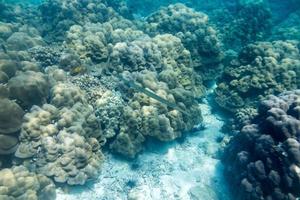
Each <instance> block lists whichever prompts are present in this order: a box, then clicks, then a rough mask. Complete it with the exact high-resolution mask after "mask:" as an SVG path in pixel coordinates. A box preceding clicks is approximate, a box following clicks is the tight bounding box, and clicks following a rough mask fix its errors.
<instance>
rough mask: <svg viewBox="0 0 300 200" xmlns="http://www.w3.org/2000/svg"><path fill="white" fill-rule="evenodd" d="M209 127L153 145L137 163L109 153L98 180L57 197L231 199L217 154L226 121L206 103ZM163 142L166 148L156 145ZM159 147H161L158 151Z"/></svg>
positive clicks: (60, 192)
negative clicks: (219, 139) (215, 113)
mask: <svg viewBox="0 0 300 200" xmlns="http://www.w3.org/2000/svg"><path fill="white" fill-rule="evenodd" d="M200 107H201V110H202V113H203V120H204V121H203V122H204V123H205V125H206V129H205V130H203V131H199V132H197V133H193V134H192V135H191V136H188V137H187V138H186V139H185V140H184V141H183V142H180V143H179V142H172V143H169V144H167V145H166V144H157V143H156V144H151V145H148V146H149V147H148V149H147V151H145V152H144V153H142V154H141V155H140V156H139V157H138V159H137V160H136V161H133V162H128V161H125V160H122V159H120V158H116V157H115V156H112V155H110V154H107V155H106V162H105V163H104V164H103V167H102V170H101V174H100V176H99V178H98V179H97V180H96V181H95V182H94V183H90V184H87V185H86V186H76V187H73V188H71V189H70V190H69V191H68V192H67V193H66V192H64V191H63V190H62V189H58V191H57V193H58V194H57V199H58V200H126V199H128V200H162V199H168V200H216V199H222V200H229V199H230V197H229V192H228V188H227V186H226V182H225V179H224V177H223V166H222V164H221V162H220V160H218V159H216V158H215V157H216V156H215V155H216V153H217V151H218V147H219V145H220V143H218V142H217V138H218V137H220V136H222V133H221V132H220V129H221V127H222V125H223V122H222V121H221V120H220V119H219V118H218V117H217V116H216V115H214V114H212V112H211V107H210V106H209V104H208V102H207V101H204V103H202V104H200ZM157 145H164V147H163V148H161V147H160V148H156V147H157ZM158 149H159V150H158Z"/></svg>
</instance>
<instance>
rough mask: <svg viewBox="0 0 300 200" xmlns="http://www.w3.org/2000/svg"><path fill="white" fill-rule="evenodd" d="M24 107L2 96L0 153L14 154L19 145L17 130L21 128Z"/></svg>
mask: <svg viewBox="0 0 300 200" xmlns="http://www.w3.org/2000/svg"><path fill="white" fill-rule="evenodd" d="M23 115H24V111H23V109H22V108H21V107H20V106H19V105H18V104H16V103H15V102H14V101H11V100H9V99H5V98H4V99H3V98H0V138H1V139H0V154H2V155H3V154H12V153H14V152H15V150H16V148H17V145H18V142H19V141H18V136H16V134H15V133H16V132H17V131H19V130H20V128H21V125H22V118H23Z"/></svg>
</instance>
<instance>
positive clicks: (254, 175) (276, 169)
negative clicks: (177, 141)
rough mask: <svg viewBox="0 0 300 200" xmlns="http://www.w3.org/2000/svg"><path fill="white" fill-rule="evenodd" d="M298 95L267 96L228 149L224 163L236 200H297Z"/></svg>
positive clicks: (299, 152)
mask: <svg viewBox="0 0 300 200" xmlns="http://www.w3.org/2000/svg"><path fill="white" fill-rule="evenodd" d="M299 105H300V91H299V90H295V91H290V92H285V93H282V94H280V95H278V96H274V95H271V96H268V97H267V98H266V99H265V100H264V101H262V102H260V105H259V109H258V111H259V112H258V115H257V116H256V117H255V118H254V119H253V120H252V122H251V124H249V125H246V126H244V127H243V128H242V129H241V131H240V132H239V133H238V134H237V135H236V136H234V137H233V139H232V140H231V142H230V143H229V145H228V146H227V148H226V150H225V153H224V157H223V161H224V163H225V172H226V174H227V175H228V178H229V180H230V183H231V186H232V189H233V190H234V195H235V196H236V197H238V199H243V200H248V199H249V200H250V199H251V200H252V199H253V200H256V199H257V200H258V199H297V197H299V195H300V192H299V187H300V174H299V171H300V141H299V138H300V118H299V116H300V109H299Z"/></svg>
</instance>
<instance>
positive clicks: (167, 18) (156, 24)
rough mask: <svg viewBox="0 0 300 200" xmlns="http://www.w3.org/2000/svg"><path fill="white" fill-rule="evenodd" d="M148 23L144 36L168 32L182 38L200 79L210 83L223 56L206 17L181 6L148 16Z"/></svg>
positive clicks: (217, 70) (172, 6)
mask: <svg viewBox="0 0 300 200" xmlns="http://www.w3.org/2000/svg"><path fill="white" fill-rule="evenodd" d="M147 22H148V24H145V27H144V28H145V31H146V32H147V33H149V34H151V35H156V34H158V33H159V34H162V33H170V34H173V35H175V36H177V37H178V38H180V39H181V41H182V43H183V44H184V46H185V48H187V49H188V50H189V51H190V53H191V55H192V58H193V65H194V67H195V69H196V70H197V71H198V72H199V73H200V74H201V75H203V79H205V80H208V81H210V80H213V79H214V78H215V77H216V76H217V74H218V72H219V70H220V68H221V67H222V66H221V60H222V57H223V54H222V50H221V44H220V41H219V39H218V37H217V32H216V30H214V29H213V27H212V26H210V24H209V22H208V16H207V15H205V14H204V13H201V12H196V11H195V10H193V9H190V8H188V7H186V6H185V5H183V4H174V5H170V6H168V7H165V8H162V9H160V10H159V11H158V12H156V13H154V14H152V15H150V16H149V17H148V18H147Z"/></svg>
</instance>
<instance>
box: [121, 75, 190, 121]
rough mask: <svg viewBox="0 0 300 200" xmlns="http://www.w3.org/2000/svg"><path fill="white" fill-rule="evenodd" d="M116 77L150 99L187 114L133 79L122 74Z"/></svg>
mask: <svg viewBox="0 0 300 200" xmlns="http://www.w3.org/2000/svg"><path fill="white" fill-rule="evenodd" d="M118 77H119V79H120V80H122V81H123V82H124V83H125V84H126V85H128V86H130V87H131V88H133V89H135V90H137V91H139V92H142V93H144V94H145V95H147V96H148V97H150V98H152V99H155V100H157V101H159V102H161V103H163V104H165V105H167V106H169V107H170V108H173V109H176V110H178V111H180V112H181V113H183V114H186V115H189V114H188V113H187V112H186V111H184V110H183V109H181V108H180V107H179V106H177V105H176V104H175V103H172V102H170V101H168V100H166V99H164V98H162V97H160V96H158V95H157V94H155V93H153V92H151V91H150V90H148V89H146V88H143V87H141V86H139V85H138V84H136V83H135V82H134V81H130V80H127V79H125V78H124V77H123V76H122V75H119V76H118Z"/></svg>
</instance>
